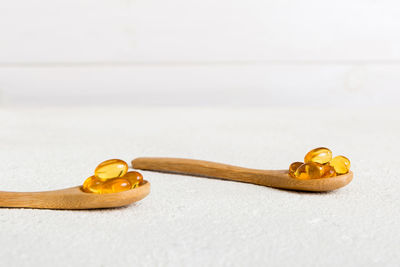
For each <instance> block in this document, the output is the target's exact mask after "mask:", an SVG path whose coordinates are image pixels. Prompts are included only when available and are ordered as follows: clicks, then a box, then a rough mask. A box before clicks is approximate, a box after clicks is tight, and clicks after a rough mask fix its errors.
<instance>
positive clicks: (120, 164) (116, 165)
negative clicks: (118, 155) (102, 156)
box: [94, 159, 128, 180]
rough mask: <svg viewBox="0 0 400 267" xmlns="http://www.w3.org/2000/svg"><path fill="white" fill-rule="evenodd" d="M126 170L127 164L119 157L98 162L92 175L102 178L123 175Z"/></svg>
mask: <svg viewBox="0 0 400 267" xmlns="http://www.w3.org/2000/svg"><path fill="white" fill-rule="evenodd" d="M127 171H128V164H126V162H125V161H123V160H120V159H110V160H106V161H103V162H102V163H100V164H99V165H98V166H97V167H96V169H95V171H94V175H95V176H96V177H97V178H100V179H102V180H105V179H112V178H118V177H122V176H124V175H125V174H126V173H127Z"/></svg>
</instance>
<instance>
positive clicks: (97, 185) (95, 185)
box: [82, 176, 132, 194]
mask: <svg viewBox="0 0 400 267" xmlns="http://www.w3.org/2000/svg"><path fill="white" fill-rule="evenodd" d="M131 188H132V185H131V183H130V182H129V181H128V179H124V178H112V179H108V180H106V181H103V180H101V179H99V178H97V177H95V176H91V177H89V178H87V179H86V180H85V182H84V183H83V186H82V189H83V191H85V192H87V193H96V194H108V193H118V192H122V191H126V190H130V189H131Z"/></svg>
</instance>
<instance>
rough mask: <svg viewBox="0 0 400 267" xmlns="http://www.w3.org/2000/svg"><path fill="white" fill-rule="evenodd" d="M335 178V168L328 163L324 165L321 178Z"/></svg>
mask: <svg viewBox="0 0 400 267" xmlns="http://www.w3.org/2000/svg"><path fill="white" fill-rule="evenodd" d="M335 176H336V171H335V168H333V167H332V166H330V165H329V164H328V163H327V164H325V165H324V174H323V175H322V178H329V177H335Z"/></svg>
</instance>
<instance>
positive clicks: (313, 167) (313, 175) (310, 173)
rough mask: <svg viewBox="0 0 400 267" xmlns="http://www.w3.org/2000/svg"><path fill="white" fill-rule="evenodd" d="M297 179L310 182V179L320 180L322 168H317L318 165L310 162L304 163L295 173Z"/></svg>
mask: <svg viewBox="0 0 400 267" xmlns="http://www.w3.org/2000/svg"><path fill="white" fill-rule="evenodd" d="M294 175H295V176H296V178H297V179H300V180H308V179H318V178H321V176H322V174H321V167H320V166H317V164H315V163H313V162H310V163H304V164H303V165H301V166H300V167H298V168H297V170H296V172H295V173H294Z"/></svg>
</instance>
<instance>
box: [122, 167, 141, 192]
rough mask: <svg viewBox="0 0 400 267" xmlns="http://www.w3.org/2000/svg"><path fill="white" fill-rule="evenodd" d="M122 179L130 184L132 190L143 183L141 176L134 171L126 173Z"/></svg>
mask: <svg viewBox="0 0 400 267" xmlns="http://www.w3.org/2000/svg"><path fill="white" fill-rule="evenodd" d="M123 178H124V179H127V180H128V181H129V182H130V183H131V186H132V188H135V187H138V186H139V185H140V184H141V183H143V175H141V174H140V173H138V172H135V171H131V172H127V173H126V174H125V175H124V177H123Z"/></svg>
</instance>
